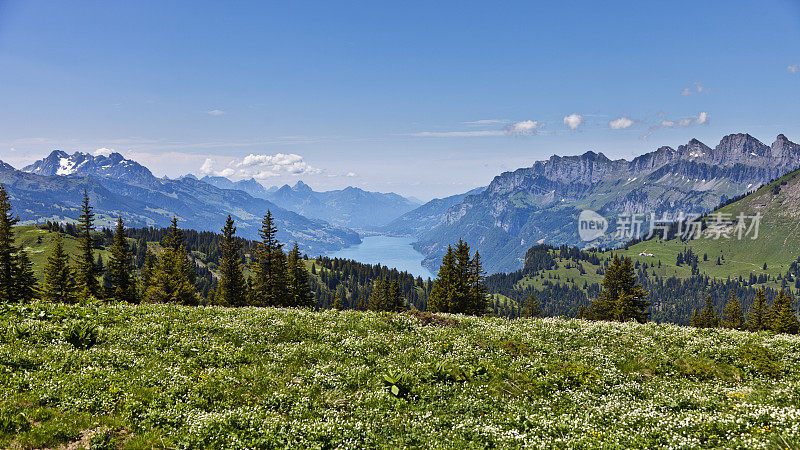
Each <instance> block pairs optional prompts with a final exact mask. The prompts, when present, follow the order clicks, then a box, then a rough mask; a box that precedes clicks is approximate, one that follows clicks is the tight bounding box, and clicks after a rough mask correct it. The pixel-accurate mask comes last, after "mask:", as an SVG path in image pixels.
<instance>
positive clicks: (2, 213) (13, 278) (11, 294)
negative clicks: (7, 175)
mask: <svg viewBox="0 0 800 450" xmlns="http://www.w3.org/2000/svg"><path fill="white" fill-rule="evenodd" d="M18 222H19V218H18V217H17V216H15V215H13V214H12V213H11V200H10V199H9V196H8V192H6V189H5V186H4V185H0V303H7V302H9V303H19V302H27V301H30V300H32V299H33V298H34V297H35V294H36V278H35V277H34V275H33V269H32V268H31V261H30V259H29V258H28V254H27V253H26V252H25V250H24V249H23V248H22V247H21V246H19V247H18V246H16V245H15V244H14V225H16V224H17V223H18Z"/></svg>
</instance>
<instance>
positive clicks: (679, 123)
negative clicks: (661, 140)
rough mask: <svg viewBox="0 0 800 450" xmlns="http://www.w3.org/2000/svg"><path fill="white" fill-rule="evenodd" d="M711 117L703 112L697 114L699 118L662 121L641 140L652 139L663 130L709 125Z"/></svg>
mask: <svg viewBox="0 0 800 450" xmlns="http://www.w3.org/2000/svg"><path fill="white" fill-rule="evenodd" d="M709 119H710V117H709V115H708V112H706V111H701V112H700V113H698V114H697V117H684V118H683V119H678V120H662V121H661V123H660V124H658V125H653V126H652V127H650V128H649V129H648V130H647V133H645V134H644V135H643V136H642V137H641V138H642V139H647V138H648V137H650V136H651V135H652V134H653V132H654V131H657V130H661V129H664V128H674V127H684V128H685V127H690V126H692V125H704V124H707V123H708V121H709Z"/></svg>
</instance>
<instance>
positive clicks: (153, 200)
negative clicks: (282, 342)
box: [0, 150, 361, 254]
mask: <svg viewBox="0 0 800 450" xmlns="http://www.w3.org/2000/svg"><path fill="white" fill-rule="evenodd" d="M0 182H1V183H3V184H5V185H6V186H7V188H8V190H9V192H10V194H11V196H12V200H14V205H15V211H17V212H18V213H19V215H20V218H21V219H22V220H23V222H24V223H32V222H37V221H42V220H54V221H63V220H74V219H75V218H76V217H77V215H78V205H79V202H80V198H81V196H82V193H83V189H87V192H89V196H90V199H91V201H92V203H93V205H94V207H95V212H96V213H97V214H98V220H100V221H101V222H102V221H106V222H111V221H113V219H114V218H115V217H116V216H117V215H122V216H123V218H124V219H125V220H126V222H127V223H128V224H129V225H131V226H166V225H168V224H169V220H170V219H171V218H172V216H173V215H174V216H176V217H178V218H179V220H180V225H181V227H184V228H194V229H197V230H204V231H218V230H219V228H221V227H222V225H223V223H224V221H225V218H226V217H227V215H229V214H230V215H231V216H232V217H234V218H235V219H236V222H237V228H238V231H239V235H240V236H242V237H246V238H249V239H257V238H258V229H259V227H260V224H261V219H262V217H263V215H264V214H266V212H267V211H268V210H269V211H271V212H272V214H273V216H274V217H275V221H276V224H277V226H278V229H279V233H278V238H279V239H280V240H281V241H282V242H285V243H290V242H293V241H297V242H298V243H299V244H300V246H301V249H302V250H303V251H305V252H308V253H311V254H320V253H327V252H329V251H335V250H338V249H341V248H344V247H346V246H349V245H353V244H357V243H359V242H361V239H360V237H359V236H358V234H357V233H355V232H354V231H352V230H349V229H347V228H345V227H340V226H336V225H331V224H329V223H327V222H325V221H322V220H319V219H310V218H306V217H304V216H302V215H300V214H298V213H295V212H293V211H288V210H286V209H284V208H281V207H279V206H278V205H275V204H274V203H273V202H270V201H269V200H266V199H261V198H255V197H253V196H251V195H249V194H247V193H246V192H243V191H240V190H226V189H220V188H218V187H215V186H213V185H211V184H209V183H205V182H202V181H200V180H197V179H196V178H194V177H182V178H179V179H174V180H173V179H169V178H156V177H155V176H154V175H153V174H152V173H151V172H150V170H149V169H147V168H146V167H144V166H142V165H141V164H139V163H136V162H135V161H132V160H128V159H125V158H124V157H122V155H120V154H119V153H112V154H111V155H109V156H104V155H98V156H94V155H90V154H88V153H81V152H75V153H73V154H72V155H69V154H67V153H66V152H63V151H60V150H56V151H53V152H52V153H51V154H50V155H48V156H47V157H45V158H43V159H42V160H39V161H37V162H35V163H33V164H30V165H28V166H25V168H23V170H16V169H14V168H13V167H12V166H10V165H7V164H5V165H3V166H2V172H0Z"/></svg>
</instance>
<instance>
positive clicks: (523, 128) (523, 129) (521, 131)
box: [411, 119, 545, 137]
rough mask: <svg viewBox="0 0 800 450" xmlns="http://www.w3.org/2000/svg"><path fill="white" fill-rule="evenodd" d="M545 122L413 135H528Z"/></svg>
mask: <svg viewBox="0 0 800 450" xmlns="http://www.w3.org/2000/svg"><path fill="white" fill-rule="evenodd" d="M504 122H506V121H504V120H494V119H491V120H478V121H475V122H464V124H467V125H472V126H476V125H483V124H487V125H488V124H495V123H504ZM544 126H545V123H544V122H537V121H535V120H522V121H519V122H512V123H509V124H508V125H506V127H505V128H504V129H502V130H468V131H421V132H419V133H412V134H411V136H417V137H485V136H527V135H533V134H537V133H538V131H539V130H540V129H542V128H544Z"/></svg>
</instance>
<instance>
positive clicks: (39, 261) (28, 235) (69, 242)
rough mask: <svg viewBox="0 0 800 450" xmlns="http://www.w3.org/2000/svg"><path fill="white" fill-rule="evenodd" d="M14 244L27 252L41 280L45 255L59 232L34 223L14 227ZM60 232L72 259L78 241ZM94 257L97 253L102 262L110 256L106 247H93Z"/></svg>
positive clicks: (51, 249) (76, 249) (34, 270)
mask: <svg viewBox="0 0 800 450" xmlns="http://www.w3.org/2000/svg"><path fill="white" fill-rule="evenodd" d="M14 231H15V233H16V235H15V242H16V245H21V246H23V247H24V248H25V251H26V252H28V256H29V257H30V259H31V262H32V263H33V272H34V274H35V275H36V278H37V279H38V280H39V281H41V280H42V278H43V271H44V267H45V265H46V264H47V257H48V256H50V254H51V253H52V251H53V245H55V241H56V237H57V236H58V234H59V233H57V232H54V231H48V230H42V229H40V228H38V227H36V226H35V225H24V226H19V227H14ZM61 234H62V238H63V241H64V250H66V252H67V254H69V256H70V260H71V261H74V259H75V257H76V256H78V254H79V244H80V241H79V240H78V239H76V238H75V237H73V236H70V235H68V234H64V233H61ZM94 252H95V258H97V255H98V254H99V255H100V256H101V257H102V258H103V261H104V262H106V263H107V262H108V259H109V258H110V257H111V252H109V251H108V250H106V249H97V248H95V250H94Z"/></svg>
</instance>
